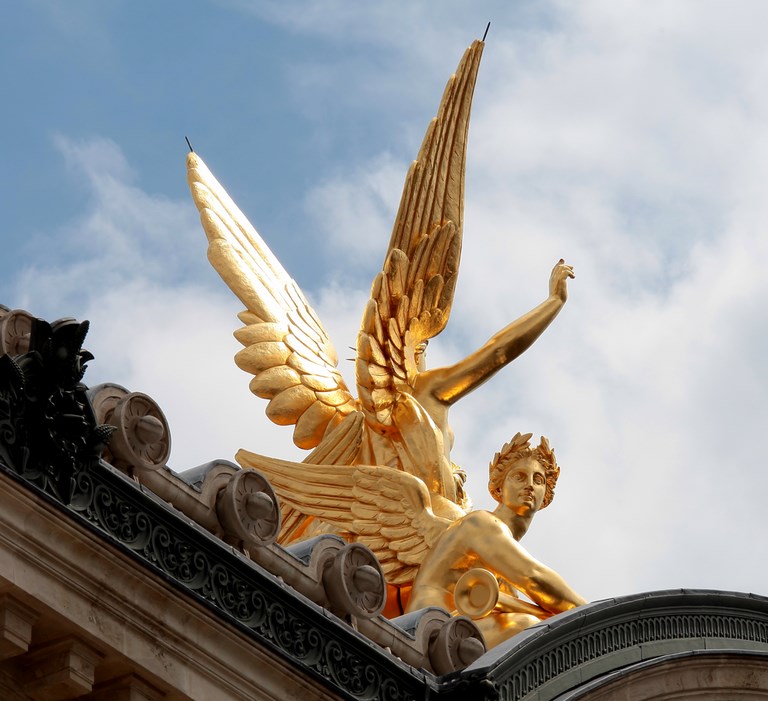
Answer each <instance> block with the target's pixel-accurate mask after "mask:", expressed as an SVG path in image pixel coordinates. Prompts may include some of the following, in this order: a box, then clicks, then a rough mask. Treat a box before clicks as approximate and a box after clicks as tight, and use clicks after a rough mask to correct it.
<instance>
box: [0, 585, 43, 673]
mask: <svg viewBox="0 0 768 701" xmlns="http://www.w3.org/2000/svg"><path fill="white" fill-rule="evenodd" d="M37 619H38V614H37V612H36V611H33V610H32V609H31V608H29V607H28V606H25V605H24V604H22V603H21V602H20V601H19V600H18V599H16V598H15V597H14V596H12V595H10V594H7V593H6V594H2V595H0V660H6V659H8V658H10V657H16V656H17V655H22V654H24V653H25V652H26V651H27V650H28V649H29V645H30V643H31V642H32V627H33V626H34V624H35V621H36V620H37Z"/></svg>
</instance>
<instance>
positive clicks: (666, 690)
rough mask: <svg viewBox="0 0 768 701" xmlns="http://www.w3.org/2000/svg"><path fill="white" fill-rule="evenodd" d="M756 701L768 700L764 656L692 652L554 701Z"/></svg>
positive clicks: (596, 682) (619, 674)
mask: <svg viewBox="0 0 768 701" xmlns="http://www.w3.org/2000/svg"><path fill="white" fill-rule="evenodd" d="M680 698H691V699H693V698H695V699H697V701H722V699H729V701H738V700H739V699H744V700H745V701H746V700H747V699H749V701H759V700H760V699H768V653H767V652H749V651H744V650H733V651H730V652H728V651H720V650H693V651H691V652H681V653H677V654H674V655H662V656H660V657H657V658H655V659H652V660H648V661H646V662H640V663H638V664H635V665H630V666H629V667H624V668H622V669H619V670H617V671H615V672H612V673H610V674H607V675H605V676H603V677H599V678H597V679H595V680H593V681H592V682H589V683H587V684H585V685H582V686H581V688H579V689H575V690H573V691H570V692H566V693H565V694H564V695H560V696H558V697H556V701H617V699H632V701H676V700H677V699H680Z"/></svg>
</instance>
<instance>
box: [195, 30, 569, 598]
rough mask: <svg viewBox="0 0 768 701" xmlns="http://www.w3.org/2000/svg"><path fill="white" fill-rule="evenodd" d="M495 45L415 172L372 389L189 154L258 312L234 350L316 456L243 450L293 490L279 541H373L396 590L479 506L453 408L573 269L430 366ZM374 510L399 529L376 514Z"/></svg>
mask: <svg viewBox="0 0 768 701" xmlns="http://www.w3.org/2000/svg"><path fill="white" fill-rule="evenodd" d="M483 46H484V44H483V42H481V41H475V42H474V43H473V44H472V45H471V46H470V47H469V48H468V49H467V51H466V52H465V54H464V56H463V58H462V60H461V62H460V63H459V66H458V68H457V71H456V73H455V74H454V75H453V76H452V77H451V78H450V80H449V81H448V84H447V86H446V88H445V92H444V94H443V98H442V101H441V103H440V107H439V110H438V113H437V116H436V117H435V118H434V119H433V120H432V122H431V123H430V125H429V127H428V129H427V133H426V135H425V137H424V141H423V143H422V146H421V149H420V150H419V154H418V156H417V159H416V160H415V161H414V162H413V164H412V165H411V167H410V169H409V171H408V174H407V176H406V180H405V186H404V189H403V195H402V199H401V202H400V207H399V210H398V213H397V216H396V219H395V224H394V228H393V231H392V236H391V239H390V243H389V249H388V252H387V255H386V257H385V261H384V264H383V266H382V270H381V272H380V273H379V274H378V275H376V277H375V279H374V281H373V284H372V287H371V296H370V299H369V300H368V302H367V304H366V307H365V309H364V311H363V316H362V323H361V327H360V331H359V333H358V337H357V344H356V362H355V375H356V385H357V387H356V389H357V395H358V397H357V398H355V397H354V396H353V395H352V393H351V392H350V391H349V388H348V387H347V386H346V384H345V383H344V380H343V378H342V377H341V375H340V374H339V372H338V369H337V362H338V360H337V354H336V351H335V349H334V347H333V344H332V343H331V341H330V339H329V338H328V335H327V333H326V331H325V329H324V328H323V325H322V323H321V322H320V320H319V319H318V317H317V315H316V314H315V312H314V311H313V310H312V308H311V307H310V305H309V303H308V302H307V300H306V298H305V297H304V295H303V294H302V292H301V290H300V289H299V287H298V285H297V284H296V283H295V282H294V281H293V280H292V279H291V278H290V277H289V276H288V274H287V273H286V271H285V270H284V269H283V267H282V266H281V264H280V263H279V261H278V260H277V259H276V258H275V256H274V255H273V254H272V253H271V251H270V250H269V248H268V247H267V245H266V244H265V243H264V241H263V239H262V238H261V237H260V236H259V234H258V233H257V232H256V230H255V229H254V228H253V227H252V226H251V224H250V223H249V222H248V220H247V219H246V218H245V216H244V215H243V214H242V212H241V211H240V210H239V209H238V208H237V206H236V205H235V203H234V202H233V201H232V200H231V198H230V197H229V196H228V195H227V193H226V192H225V190H224V189H223V188H222V187H221V185H220V184H219V183H218V182H217V181H216V179H215V178H214V177H213V175H212V174H211V173H210V171H209V170H208V168H207V167H206V166H205V164H204V163H203V161H202V159H201V158H200V157H199V156H198V155H197V154H196V153H191V154H189V156H188V161H187V165H188V179H189V184H190V188H191V191H192V196H193V199H194V201H195V204H196V205H197V207H198V209H199V211H200V217H201V221H202V224H203V228H204V230H205V232H206V234H207V236H208V240H209V247H208V257H209V259H210V261H211V263H212V264H213V266H214V267H215V268H216V270H217V271H218V272H219V274H220V275H221V277H222V278H223V279H224V281H225V282H226V283H227V285H228V286H229V287H230V289H231V290H232V291H233V292H234V293H235V294H236V295H237V296H238V298H239V299H240V301H241V302H242V303H243V304H244V306H245V311H243V312H242V313H241V314H240V315H239V318H240V320H241V321H242V322H243V324H244V326H243V327H242V328H240V329H238V330H237V331H236V332H235V336H236V337H237V339H238V340H239V341H240V342H241V343H242V344H243V346H244V348H243V350H242V351H240V352H239V353H238V354H237V356H236V358H235V360H236V362H237V364H238V366H239V367H241V368H242V369H244V370H246V371H247V372H249V373H251V374H253V379H252V380H251V383H250V388H251V390H252V391H253V392H254V393H255V394H256V395H257V396H259V397H262V398H264V399H267V400H269V403H268V405H267V409H266V413H267V416H268V417H269V418H270V419H271V420H272V421H274V422H275V423H277V424H280V425H292V426H294V430H293V440H294V442H295V444H296V445H297V446H299V447H301V448H306V449H311V451H312V452H311V453H310V454H309V455H308V456H307V458H306V459H305V460H304V462H303V463H295V462H290V461H281V460H277V459H274V458H267V457H264V456H259V455H257V454H255V453H249V452H247V451H244V450H241V451H240V452H239V453H238V454H237V460H238V461H239V462H240V464H241V465H243V466H244V467H256V468H258V469H261V470H263V471H264V472H265V474H266V475H267V476H268V477H269V479H270V480H271V481H272V482H273V484H274V486H275V489H276V490H277V492H278V494H279V495H280V497H281V502H282V504H283V525H282V529H281V533H280V536H279V539H280V542H282V543H289V542H291V541H294V540H298V539H301V538H305V537H308V536H310V535H314V534H317V533H320V532H328V531H334V532H342V533H344V534H346V535H347V537H349V538H350V539H358V540H361V541H363V542H365V544H367V545H369V546H370V547H372V549H373V550H374V552H376V554H377V556H378V557H379V558H380V559H381V561H382V566H383V568H384V571H385V573H386V574H387V578H388V581H389V582H391V583H393V584H404V583H408V582H413V581H414V579H415V578H416V576H417V573H418V571H419V568H420V566H421V565H422V563H423V562H424V559H425V558H426V557H427V555H428V553H429V552H430V551H431V548H433V547H434V545H435V544H436V543H437V542H438V540H440V539H441V538H442V533H443V531H445V530H446V529H447V528H448V527H449V526H450V525H451V524H453V523H454V522H456V521H457V520H460V519H462V518H463V517H465V516H466V515H467V508H468V502H467V500H466V498H465V495H464V491H463V480H464V473H463V472H462V471H460V470H458V468H456V466H454V465H453V464H452V462H451V459H450V451H451V448H452V444H453V434H452V432H451V430H450V427H449V425H448V410H449V408H450V407H451V406H452V405H453V404H454V403H455V402H456V401H458V400H459V399H461V398H462V397H463V396H465V395H466V394H467V393H468V392H470V391H472V390H473V389H475V388H476V387H477V386H479V385H480V384H482V383H483V382H485V381H486V380H487V379H488V378H490V377H491V376H492V375H493V374H494V373H495V372H497V371H498V370H499V369H500V368H502V367H504V366H505V365H507V364H508V363H509V362H511V361H512V360H514V359H515V358H516V357H517V356H519V355H520V354H521V353H523V352H524V351H525V350H526V349H527V348H528V347H529V346H530V345H531V344H532V343H533V342H534V341H535V340H536V338H538V336H539V335H540V334H541V333H542V332H543V330H544V329H545V328H546V327H547V326H548V325H549V323H550V322H551V321H552V320H553V319H554V317H555V316H556V315H557V313H558V312H559V311H560V309H561V308H562V306H563V304H564V303H565V300H566V296H567V285H566V282H567V279H568V278H569V277H573V271H572V269H571V267H570V266H568V265H566V264H565V263H564V262H563V261H562V260H561V261H559V262H558V263H557V264H556V265H555V267H554V269H553V271H552V274H551V277H550V283H549V294H548V296H547V297H546V299H545V300H544V301H543V302H542V303H541V304H540V305H539V306H537V307H536V308H535V309H533V310H531V311H530V312H529V313H527V314H525V315H524V316H523V317H521V318H519V319H517V320H516V321H514V322H512V323H511V324H509V325H508V326H507V327H505V328H504V329H502V330H501V331H500V332H499V333H497V334H496V335H494V336H493V337H492V338H491V339H489V340H488V341H487V342H486V343H485V344H484V345H483V346H481V347H480V348H479V349H478V350H477V351H475V352H474V353H472V354H470V355H469V356H468V357H467V358H465V359H463V360H461V361H459V362H458V363H456V364H454V365H451V366H448V367H443V368H437V369H433V370H427V369H426V367H425V363H424V355H425V353H424V351H425V348H426V344H427V342H428V340H429V339H431V338H433V337H434V336H436V335H437V334H439V333H440V332H441V331H442V330H443V329H444V328H445V325H446V323H447V322H448V317H449V315H450V310H451V305H452V302H453V295H454V290H455V285H456V280H457V274H458V267H459V260H460V254H461V245H462V234H463V201H464V172H465V162H466V145H467V133H468V127H469V115H470V108H471V103H472V95H473V91H474V86H475V81H476V78H477V72H478V67H479V63H480V57H481V55H482V51H483ZM308 465H314V466H315V467H313V468H311V469H309V468H308V467H307V466H308ZM394 502H398V503H399V504H400V506H396V505H394ZM401 507H403V508H401ZM374 513H378V514H379V516H380V517H381V518H383V519H384V523H381V522H378V521H376V520H375V519H374V520H371V518H369V517H372V516H373V515H374ZM366 519H368V520H366Z"/></svg>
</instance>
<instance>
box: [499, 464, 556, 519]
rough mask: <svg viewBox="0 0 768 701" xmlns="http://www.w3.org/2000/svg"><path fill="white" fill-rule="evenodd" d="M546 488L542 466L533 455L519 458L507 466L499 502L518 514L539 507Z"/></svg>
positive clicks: (532, 511)
mask: <svg viewBox="0 0 768 701" xmlns="http://www.w3.org/2000/svg"><path fill="white" fill-rule="evenodd" d="M546 488H547V477H546V474H545V472H544V467H543V466H542V465H541V463H540V462H539V461H538V460H536V458H534V457H530V456H529V457H526V458H521V459H520V460H518V461H517V462H516V463H514V464H513V465H512V467H510V468H509V472H507V475H506V477H505V478H504V484H502V486H501V503H502V504H504V506H506V507H508V508H510V509H512V511H514V512H515V513H516V514H518V515H520V516H527V515H529V514H531V513H535V512H536V511H538V510H539V509H540V508H541V504H542V502H543V501H544V493H545V492H546Z"/></svg>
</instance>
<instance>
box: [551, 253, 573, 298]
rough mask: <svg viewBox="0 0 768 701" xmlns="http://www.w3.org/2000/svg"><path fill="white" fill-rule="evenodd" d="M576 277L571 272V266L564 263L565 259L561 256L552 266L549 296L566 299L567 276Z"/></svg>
mask: <svg viewBox="0 0 768 701" xmlns="http://www.w3.org/2000/svg"><path fill="white" fill-rule="evenodd" d="M569 277H570V278H573V277H576V276H575V275H574V274H573V266H570V265H566V264H565V261H564V260H563V259H562V258H561V259H560V260H559V261H558V262H557V264H556V265H555V267H554V268H552V274H551V275H550V276H549V296H550V297H556V298H557V299H559V300H560V301H561V302H565V300H566V299H568V285H567V280H568V278H569Z"/></svg>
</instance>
